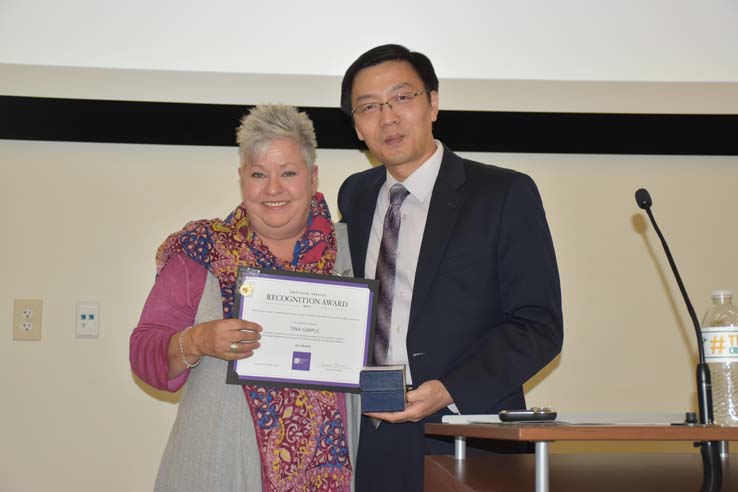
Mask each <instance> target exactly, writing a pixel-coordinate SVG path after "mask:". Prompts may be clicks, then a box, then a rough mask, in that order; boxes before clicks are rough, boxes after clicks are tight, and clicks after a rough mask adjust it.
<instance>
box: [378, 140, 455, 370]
mask: <svg viewBox="0 0 738 492" xmlns="http://www.w3.org/2000/svg"><path fill="white" fill-rule="evenodd" d="M442 158H443V145H441V142H439V141H438V140H436V151H435V152H434V153H433V155H432V156H431V157H430V158H429V159H428V160H427V161H425V162H424V163H423V164H422V165H421V166H420V167H419V168H418V169H416V170H415V171H414V172H413V173H412V174H411V175H410V176H408V177H407V179H405V181H403V182H402V185H403V186H404V187H405V188H406V189H407V190H408V191H409V192H410V194H409V195H408V196H407V198H405V201H404V202H402V206H401V207H400V214H401V222H400V231H399V234H398V239H397V269H396V272H395V296H394V299H393V300H392V318H391V320H390V334H389V348H388V351H387V362H386V363H387V364H388V365H389V364H405V368H406V369H405V376H406V378H407V382H408V384H411V383H412V376H411V375H410V369H409V365H408V355H407V346H406V338H407V326H408V323H409V322H410V303H411V302H412V297H413V286H414V284H415V270H416V268H417V266H418V256H419V255H420V243H421V242H422V239H423V232H424V231H425V222H426V219H427V218H428V208H429V207H430V201H431V195H432V194H433V186H434V185H435V184H436V178H437V177H438V171H439V170H440V169H441V160H442ZM398 182H399V181H397V180H396V179H395V178H394V177H392V175H391V174H390V173H387V180H386V181H385V182H384V185H382V188H381V189H380V190H379V196H378V197H377V206H376V208H375V209H374V219H373V220H372V230H371V232H370V234H369V244H368V245H367V250H366V263H365V270H364V273H365V275H366V277H367V278H375V274H376V270H377V256H378V255H379V246H380V244H381V242H382V231H383V228H384V216H385V215H386V214H387V209H388V208H389V190H390V188H391V187H392V185H393V184H395V183H398Z"/></svg>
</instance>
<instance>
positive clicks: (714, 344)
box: [702, 290, 738, 427]
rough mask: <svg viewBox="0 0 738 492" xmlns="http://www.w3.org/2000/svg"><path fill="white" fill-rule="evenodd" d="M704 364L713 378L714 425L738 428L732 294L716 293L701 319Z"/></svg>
mask: <svg viewBox="0 0 738 492" xmlns="http://www.w3.org/2000/svg"><path fill="white" fill-rule="evenodd" d="M702 343H703V344H704V349H705V362H707V363H708V365H709V366H710V375H711V376H712V404H713V410H714V414H715V423H716V424H718V425H726V426H734V427H736V426H738V309H736V306H735V304H733V292H732V291H730V290H714V291H713V292H712V304H711V305H710V307H709V309H708V310H707V312H706V313H705V317H704V319H703V320H702Z"/></svg>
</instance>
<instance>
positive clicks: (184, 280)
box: [130, 254, 208, 392]
mask: <svg viewBox="0 0 738 492" xmlns="http://www.w3.org/2000/svg"><path fill="white" fill-rule="evenodd" d="M207 275H208V271H207V270H206V269H205V267H203V266H202V265H200V264H198V263H196V262H195V261H194V260H192V259H190V258H188V257H186V256H184V255H182V254H176V255H174V256H172V258H170V260H169V261H168V262H167V264H166V266H165V267H164V269H163V270H162V271H161V272H160V273H159V275H158V276H157V278H156V281H155V282H154V286H153V287H152V288H151V292H149V297H148V299H146V304H145V305H144V308H143V312H142V313H141V319H140V320H139V321H138V325H137V326H136V328H134V330H133V333H132V334H131V340H130V360H131V369H132V370H133V372H134V374H136V376H138V377H139V378H141V380H142V381H144V382H145V383H146V384H148V385H150V386H153V387H154V388H157V389H160V390H165V391H172V392H174V391H177V390H178V389H179V388H181V387H182V386H183V385H184V384H185V382H186V381H187V377H188V376H189V373H190V371H189V369H188V370H186V371H185V372H184V373H182V374H181V375H180V376H178V377H176V378H174V379H169V363H168V360H167V349H168V347H169V341H170V340H171V338H172V337H173V336H177V334H178V333H179V332H180V331H182V330H184V329H185V328H187V327H188V326H192V323H193V322H194V321H195V314H196V313H197V307H198V305H199V304H200V297H202V293H203V289H204V288H205V279H206V278H207Z"/></svg>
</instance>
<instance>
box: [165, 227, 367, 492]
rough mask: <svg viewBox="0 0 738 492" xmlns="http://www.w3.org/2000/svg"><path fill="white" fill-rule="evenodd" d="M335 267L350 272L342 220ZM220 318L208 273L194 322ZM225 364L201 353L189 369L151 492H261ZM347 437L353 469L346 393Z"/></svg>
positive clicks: (354, 406)
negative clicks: (197, 360) (227, 382)
mask: <svg viewBox="0 0 738 492" xmlns="http://www.w3.org/2000/svg"><path fill="white" fill-rule="evenodd" d="M335 228H336V240H337V245H338V252H337V257H336V264H335V271H336V272H337V273H339V274H341V275H351V272H352V270H351V255H350V254H349V249H348V239H347V235H346V228H345V225H344V224H340V223H339V224H335ZM221 318H223V305H222V301H221V295H220V285H219V284H218V279H217V278H215V276H214V275H213V274H212V273H208V276H207V280H206V281H205V290H204V291H203V294H202V298H201V299H200V305H199V306H198V309H197V314H196V316H195V324H198V323H204V322H206V321H211V320H215V319H221ZM227 367H228V363H227V362H226V361H224V360H222V359H216V358H213V357H203V358H202V361H201V362H200V365H199V366H198V367H197V368H196V369H193V370H192V371H190V375H189V378H188V379H187V384H186V385H185V389H184V393H183V394H182V399H181V400H180V402H179V410H178V412H177V418H176V420H175V421H174V427H173V428H172V433H171V434H170V436H169V442H168V443H167V447H166V449H165V451H164V456H163V457H162V460H161V465H160V467H159V473H158V475H157V477H156V484H155V486H154V490H155V491H156V492H237V491H238V492H243V491H247V492H252V491H253V492H260V491H261V465H260V459H259V450H258V449H257V442H256V435H255V433H254V424H253V421H252V419H251V415H250V410H249V407H248V405H247V404H246V398H245V397H244V394H243V389H242V388H241V387H240V386H237V385H232V384H226V383H225V380H226V371H227ZM346 415H347V419H346V420H347V422H346V438H347V441H348V442H347V445H348V448H349V452H350V455H351V466H352V468H354V474H352V479H351V489H352V490H354V482H353V480H354V479H353V476H355V466H356V452H357V450H358V444H359V419H360V417H361V409H360V402H359V398H358V395H354V394H349V393H347V394H346Z"/></svg>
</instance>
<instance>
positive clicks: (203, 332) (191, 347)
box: [184, 319, 262, 360]
mask: <svg viewBox="0 0 738 492" xmlns="http://www.w3.org/2000/svg"><path fill="white" fill-rule="evenodd" d="M261 331H262V328H261V325H258V324H256V323H252V322H251V321H244V320H240V319H218V320H214V321H208V322H206V323H200V324H199V325H195V326H193V327H192V328H191V329H190V330H189V331H188V332H187V333H186V334H185V340H184V346H185V351H186V352H187V353H188V355H192V356H194V357H197V358H198V359H199V358H200V357H203V356H205V355H208V356H210V357H217V358H218V359H223V360H239V359H246V358H248V357H251V356H252V355H254V350H256V349H257V348H259V339H260V338H261ZM233 348H235V349H236V350H235V351H234V350H232V349H233Z"/></svg>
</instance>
